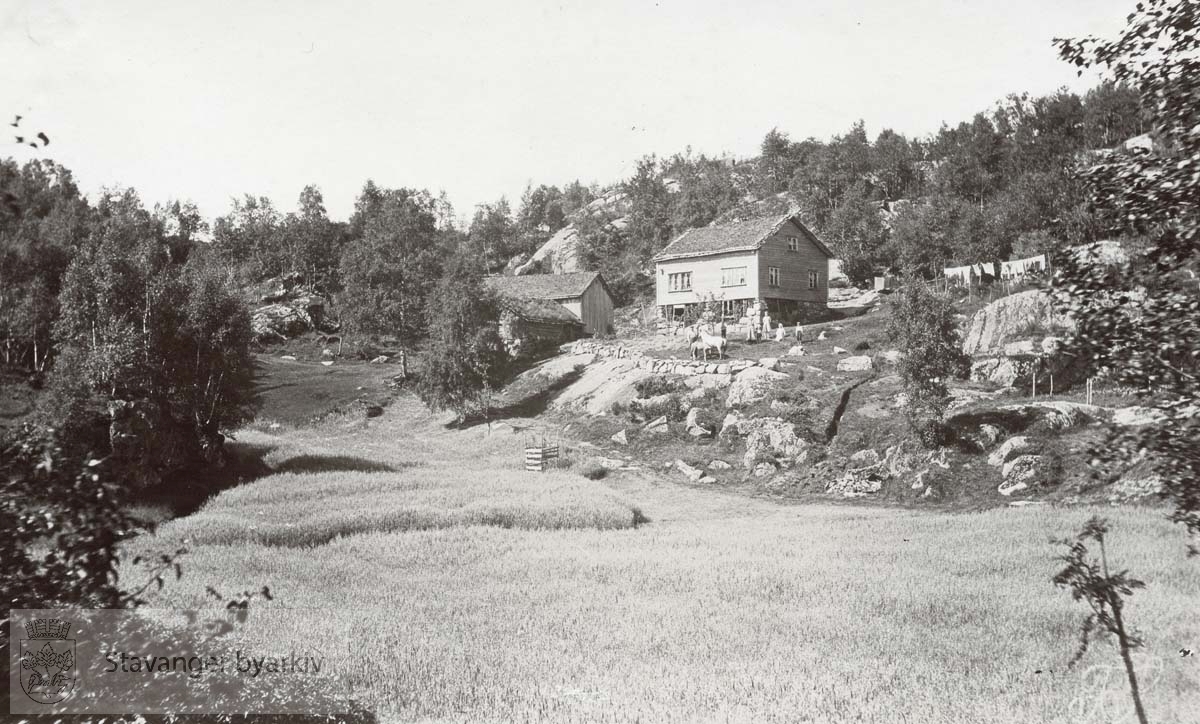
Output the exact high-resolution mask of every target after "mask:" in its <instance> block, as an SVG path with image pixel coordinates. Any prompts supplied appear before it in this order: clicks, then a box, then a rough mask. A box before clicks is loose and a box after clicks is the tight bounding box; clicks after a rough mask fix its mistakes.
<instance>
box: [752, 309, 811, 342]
mask: <svg viewBox="0 0 1200 724" xmlns="http://www.w3.org/2000/svg"><path fill="white" fill-rule="evenodd" d="M789 336H791V337H794V338H795V340H796V341H797V342H799V341H800V323H799V322H797V323H796V327H795V328H794V329H793V330H792V332H791V333H790V334H789V332H788V329H787V327H786V326H785V325H784V324H783V323H782V322H780V323H779V325H778V326H776V325H775V321H774V320H772V319H771V313H770V312H763V313H762V316H761V317H760V316H759V315H750V324H749V326H748V327H747V328H746V341H747V342H757V341H769V340H771V339H774V340H775V341H776V342H782V341H783V340H785V339H787V338H788V337H789Z"/></svg>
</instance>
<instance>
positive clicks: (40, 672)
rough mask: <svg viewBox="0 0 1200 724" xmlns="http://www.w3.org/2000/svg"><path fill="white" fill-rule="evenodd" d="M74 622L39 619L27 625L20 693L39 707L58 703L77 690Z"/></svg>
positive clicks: (23, 642)
mask: <svg viewBox="0 0 1200 724" xmlns="http://www.w3.org/2000/svg"><path fill="white" fill-rule="evenodd" d="M70 631H71V622H70V621H63V620H61V619H57V618H39V619H36V620H34V621H29V622H27V623H26V624H25V632H26V633H27V634H28V637H27V638H24V639H21V690H22V691H24V692H25V694H26V696H28V697H29V698H30V699H33V700H34V701H36V702H38V703H39V704H57V703H58V702H60V701H63V700H65V699H66V698H67V697H68V696H70V695H71V690H72V689H74V687H75V680H76V676H75V671H76V669H75V639H69V638H67V636H68V634H69V633H70Z"/></svg>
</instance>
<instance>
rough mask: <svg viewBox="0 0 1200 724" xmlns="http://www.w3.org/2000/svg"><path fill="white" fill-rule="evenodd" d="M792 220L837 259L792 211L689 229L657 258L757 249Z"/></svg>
mask: <svg viewBox="0 0 1200 724" xmlns="http://www.w3.org/2000/svg"><path fill="white" fill-rule="evenodd" d="M789 221H793V222H795V224H796V226H798V227H800V229H801V230H802V231H803V232H804V235H805V236H806V237H808V239H809V241H811V242H812V243H813V244H814V245H815V246H816V247H817V249H819V250H820V251H821V253H822V254H824V255H825V256H827V257H829V258H831V259H832V258H833V252H832V251H830V250H829V247H827V246H825V244H824V243H823V242H822V241H821V240H820V239H818V238H817V236H816V234H814V233H812V232H811V231H809V229H808V227H807V226H805V225H804V223H803V222H801V221H800V217H799V216H798V215H797V214H796V212H794V211H790V212H788V213H786V214H772V215H770V216H758V217H755V218H752V219H745V220H742V221H733V222H730V223H727V224H720V225H717V226H704V227H700V228H697V229H688V230H687V231H685V232H683V234H681V235H679V236H678V237H677V238H676V239H675V241H672V242H671V243H670V244H668V245H667V248H665V249H663V250H662V251H660V252H658V253H657V254H655V255H654V260H655V261H667V260H668V259H685V258H687V257H693V256H707V255H709V254H724V253H727V252H731V251H756V250H757V249H758V248H759V247H761V246H762V245H763V242H765V241H766V240H767V239H768V238H770V237H771V235H773V234H774V233H775V232H777V231H779V230H780V229H781V228H783V225H784V224H786V223H787V222H789Z"/></svg>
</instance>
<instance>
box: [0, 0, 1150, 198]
mask: <svg viewBox="0 0 1200 724" xmlns="http://www.w3.org/2000/svg"><path fill="white" fill-rule="evenodd" d="M1134 4H1135V3H1134V2H1133V0H1119V1H1118V0H1054V1H1053V2H1045V1H1044V0H971V1H970V2H964V1H962V0H958V1H956V0H911V1H908V2H900V1H899V0H861V1H857V2H856V1H854V0H828V1H825V0H819V1H818V0H792V1H791V2H787V1H783V0H779V1H777V0H742V1H741V2H724V1H721V0H659V1H658V2H655V1H654V0H640V1H637V0H584V1H578V0H545V1H544V0H528V1H527V0H503V1H499V2H498V1H497V0H482V1H481V0H469V1H463V2H455V1H453V0H441V1H436V2H416V1H412V0H385V1H381V2H374V1H369V0H368V1H355V2H347V1H346V0H342V2H311V1H309V0H287V1H286V2H274V1H271V0H237V1H235V2H223V1H213V0H206V1H205V2H183V0H106V1H105V2H103V3H100V2H83V1H80V2H62V1H60V0H0V68H3V69H4V70H3V73H2V75H0V77H2V78H3V80H2V82H0V118H2V117H3V116H5V115H13V114H21V115H23V116H24V117H25V118H24V119H23V120H22V121H21V128H22V129H25V130H32V131H33V132H34V133H36V131H37V130H42V131H44V132H45V133H46V134H47V135H49V136H50V138H51V145H50V146H48V147H47V148H45V149H37V150H34V149H31V148H28V147H23V146H18V145H16V144H15V143H13V139H11V138H3V137H0V156H10V157H13V158H16V159H17V160H19V161H24V160H26V159H28V158H32V157H35V156H45V157H48V158H51V159H53V160H55V161H57V162H59V163H61V164H63V165H65V166H67V167H68V168H70V169H71V170H72V171H73V172H74V174H75V177H76V180H77V181H78V183H79V184H80V186H81V187H82V188H83V189H84V191H85V192H88V193H89V194H94V193H96V192H97V191H99V190H100V189H101V188H103V187H106V186H132V187H134V188H136V189H137V190H138V192H139V194H140V195H141V196H142V199H143V200H144V201H145V202H146V204H147V205H151V204H153V203H155V202H162V201H165V200H168V199H174V198H182V199H191V200H193V201H194V202H195V203H196V204H197V205H198V206H199V207H200V209H201V211H202V212H203V213H204V214H205V215H206V216H208V217H209V218H210V219H211V218H212V217H215V216H217V215H220V214H223V213H225V212H226V211H227V210H228V208H229V206H230V199H231V198H232V197H235V196H241V195H243V194H246V193H251V194H254V195H256V196H268V197H270V198H271V199H272V200H273V201H274V202H275V203H276V205H277V206H278V207H279V208H281V209H282V210H284V211H288V210H292V209H294V208H295V206H296V200H297V197H298V196H299V193H300V191H301V189H302V188H303V187H304V186H306V185H308V184H316V185H317V186H318V187H319V188H320V189H321V190H322V192H323V193H324V196H325V201H326V206H327V207H328V209H329V212H330V215H331V216H332V217H333V218H342V219H344V218H346V217H348V215H349V214H350V212H351V211H352V209H353V203H354V198H355V196H356V195H357V194H358V192H359V190H360V189H361V188H362V186H363V183H364V182H365V181H366V180H367V179H373V180H374V181H375V182H376V183H377V184H379V185H381V186H386V187H401V186H405V187H415V188H428V189H430V190H432V191H433V192H434V193H437V192H438V191H443V190H444V191H445V192H446V194H447V195H448V196H449V198H450V201H451V202H452V203H453V204H454V206H455V209H456V211H457V213H458V214H459V216H460V217H465V218H469V216H470V214H471V212H472V210H473V208H474V206H475V205H476V204H479V203H485V202H491V201H494V200H496V199H498V198H499V197H500V196H502V195H503V196H507V197H508V198H509V200H510V201H511V202H512V203H513V206H514V208H515V207H516V203H517V200H518V199H519V198H520V195H521V192H522V191H523V189H524V188H525V186H526V184H527V183H529V182H533V183H534V184H535V185H536V184H538V183H550V184H560V185H561V184H565V183H567V182H569V181H572V180H574V179H579V180H581V181H583V182H584V183H591V182H597V183H600V184H602V185H605V184H610V183H614V182H616V181H619V180H620V179H622V178H624V177H626V176H628V175H629V174H630V173H631V171H632V170H633V168H634V165H635V163H636V161H637V159H638V158H640V157H642V156H643V155H646V154H650V153H655V154H658V155H660V156H663V155H670V154H673V153H675V152H679V151H683V150H684V149H685V148H688V147H691V149H692V150H693V151H694V152H696V153H705V154H709V155H720V154H733V155H734V156H737V157H747V156H752V155H755V154H756V153H757V149H758V145H759V143H760V142H761V140H762V137H763V135H764V134H766V132H767V131H769V130H770V129H772V128H774V127H778V128H779V129H780V130H782V131H784V132H786V133H787V134H788V135H789V136H790V137H791V138H793V139H801V138H805V137H809V136H815V137H817V138H828V137H829V136H831V135H834V134H837V133H842V132H844V131H845V130H846V129H848V128H849V127H850V125H851V124H852V123H854V122H855V121H856V120H859V119H862V120H863V121H864V122H865V123H866V127H867V132H868V134H869V135H871V136H874V135H875V134H877V133H878V132H879V131H880V130H882V129H883V128H892V129H895V130H897V131H900V132H902V133H905V134H907V135H926V134H929V133H932V132H935V131H936V130H937V129H938V127H939V126H940V125H941V124H942V123H944V122H945V123H957V122H959V121H961V120H966V119H969V118H970V117H971V116H972V115H973V114H974V113H976V112H978V111H981V110H986V109H987V108H989V107H990V106H992V104H994V103H995V102H996V101H998V100H1000V99H1002V98H1003V97H1005V96H1006V95H1007V94H1009V93H1013V92H1030V93H1033V94H1044V93H1049V92H1053V91H1054V90H1055V89H1057V88H1059V87H1062V86H1068V87H1070V88H1072V89H1073V90H1085V89H1086V88H1087V87H1090V86H1091V85H1093V84H1094V83H1095V79H1094V77H1087V76H1085V77H1084V78H1083V79H1080V78H1077V77H1076V74H1075V69H1074V68H1073V67H1071V66H1068V65H1067V64H1066V63H1063V62H1062V61H1060V60H1059V59H1058V58H1057V56H1056V53H1055V50H1054V48H1053V46H1052V45H1051V39H1052V38H1054V37H1060V36H1068V37H1078V36H1082V35H1088V34H1098V35H1112V34H1114V33H1115V32H1116V31H1118V30H1119V29H1120V28H1121V26H1122V24H1123V21H1124V17H1125V15H1126V14H1127V13H1128V12H1129V11H1130V10H1131V9H1132V6H1133V5H1134ZM5 122H7V120H6V121H5ZM0 127H2V126H0Z"/></svg>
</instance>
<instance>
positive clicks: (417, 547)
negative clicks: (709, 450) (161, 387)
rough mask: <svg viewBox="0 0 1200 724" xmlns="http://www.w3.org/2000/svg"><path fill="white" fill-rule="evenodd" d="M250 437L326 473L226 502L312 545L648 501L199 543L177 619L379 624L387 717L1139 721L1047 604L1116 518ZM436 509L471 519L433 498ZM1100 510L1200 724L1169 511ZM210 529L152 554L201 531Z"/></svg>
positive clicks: (389, 428) (429, 435) (228, 496)
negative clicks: (324, 520)
mask: <svg viewBox="0 0 1200 724" xmlns="http://www.w3.org/2000/svg"><path fill="white" fill-rule="evenodd" d="M251 437H253V438H254V439H253V440H252V441H251V442H255V443H257V444H262V445H276V446H277V447H276V449H275V450H273V451H271V452H270V453H268V455H267V457H266V460H267V462H268V463H270V464H272V465H275V466H277V467H284V468H285V469H288V468H287V467H286V466H287V465H288V462H289V461H292V460H297V459H302V460H303V462H302V463H298V464H295V465H293V466H292V467H291V468H290V470H291V472H289V473H285V474H282V475H277V476H274V477H270V478H266V479H263V480H261V481H258V482H256V483H252V484H250V485H248V486H245V487H244V488H241V489H239V490H236V491H230V492H226V493H224V494H222V496H220V497H218V498H216V499H215V500H214V501H212V502H210V504H209V508H210V509H212V510H224V511H226V512H232V513H234V514H236V515H237V516H239V517H240V518H241V519H242V520H247V519H253V518H256V517H259V516H260V514H261V515H262V516H266V517H272V516H275V515H277V513H278V512H279V510H277V509H276V508H275V506H277V505H288V504H289V503H287V502H286V501H285V500H284V498H288V497H290V498H292V499H293V500H294V501H296V503H297V505H296V507H295V509H289V510H291V511H292V513H294V514H295V517H294V519H293V520H292V521H291V522H293V523H294V524H295V525H296V526H298V527H301V528H303V527H305V526H308V525H309V524H310V523H313V522H314V521H316V520H317V519H318V518H319V515H318V514H316V513H315V512H313V511H315V510H316V509H318V508H322V509H323V508H325V507H326V506H335V507H337V508H339V509H341V510H344V511H348V512H349V511H355V510H357V511H358V513H359V514H360V515H361V516H366V515H368V514H370V512H371V511H372V510H375V509H377V508H378V507H379V505H380V503H381V502H383V501H386V503H385V504H386V505H392V506H402V505H409V504H415V503H417V502H421V504H424V505H428V506H430V510H433V511H436V514H438V515H449V514H450V513H451V512H452V511H453V510H454V506H455V505H457V504H458V503H460V502H461V501H462V500H464V499H470V500H490V499H493V497H494V496H495V495H496V493H497V491H498V490H499V491H503V492H502V496H503V497H504V498H506V499H508V500H510V501H512V502H514V503H517V504H523V503H524V502H525V501H538V500H542V501H545V500H551V501H552V502H553V503H554V504H558V503H562V504H564V505H568V506H569V505H583V506H593V505H596V506H605V505H610V504H618V505H619V504H620V503H614V501H632V502H634V503H635V504H636V505H638V506H639V507H640V508H641V510H642V511H644V513H645V515H646V516H647V517H648V518H649V519H650V521H651V522H650V523H649V524H648V525H643V526H639V527H635V528H624V529H619V530H597V529H595V528H594V527H583V528H577V529H570V530H528V529H521V528H502V527H496V526H487V525H485V526H479V525H463V524H464V523H468V522H471V521H469V520H466V519H459V520H456V521H454V523H455V524H454V525H452V527H448V528H443V529H439V530H415V531H407V532H396V531H394V530H388V531H381V532H365V533H362V534H359V535H349V536H346V537H340V538H336V539H334V540H332V541H331V542H328V543H325V544H323V545H317V546H315V547H299V548H297V547H289V546H286V545H279V546H265V545H261V544H259V543H255V542H245V541H240V542H238V543H237V544H235V545H219V544H214V543H199V542H195V541H194V542H193V543H194V544H193V545H192V549H193V551H194V552H193V553H192V555H190V556H189V560H188V562H187V567H186V571H187V575H186V576H185V578H184V580H183V581H181V582H180V583H177V584H174V585H173V586H171V587H168V589H167V590H166V591H165V592H164V593H163V594H162V595H161V597H160V598H159V599H157V601H156V602H155V603H156V605H162V606H168V605H208V604H206V601H205V596H204V593H203V591H204V586H205V585H206V584H211V585H215V586H216V587H218V588H220V589H222V590H224V591H227V592H232V591H237V590H242V589H245V588H252V587H257V586H261V585H263V584H267V585H270V586H271V587H272V589H273V591H274V592H275V593H276V595H277V601H276V602H275V603H274V604H271V605H283V606H305V607H327V608H329V609H330V610H331V613H330V614H329V615H330V616H333V617H336V618H338V619H339V620H342V619H344V622H345V623H347V624H348V625H351V626H354V627H357V626H363V625H365V626H366V627H367V628H366V629H364V630H360V631H357V632H356V634H357V635H356V639H355V641H356V643H357V644H358V645H359V647H360V648H359V650H360V651H370V652H371V656H372V657H374V658H373V659H372V664H373V665H372V666H367V667H364V666H359V665H355V666H353V667H350V668H353V669H354V670H355V671H357V672H358V673H357V676H358V679H357V683H358V686H359V688H360V689H362V690H364V691H366V692H367V696H368V697H369V698H371V699H373V700H374V702H375V703H376V705H377V706H379V707H380V708H381V710H382V712H383V713H384V715H385V718H388V719H392V718H401V719H415V718H428V719H448V720H471V721H475V720H492V721H514V720H555V721H561V720H587V721H629V720H634V719H641V720H650V721H666V720H674V721H697V720H731V719H732V720H754V721H767V720H776V721H804V720H809V721H843V720H851V719H853V720H859V721H880V722H883V721H886V722H892V721H932V722H965V721H970V722H1010V721H1039V722H1043V721H1045V722H1098V721H1127V720H1129V711H1128V706H1127V704H1126V701H1125V699H1124V698H1122V697H1123V694H1122V680H1121V679H1120V677H1119V670H1118V669H1116V668H1115V667H1116V666H1117V665H1118V663H1119V660H1118V658H1117V656H1116V653H1115V651H1114V649H1113V648H1112V647H1111V646H1110V645H1108V644H1097V645H1095V646H1094V648H1093V650H1092V651H1091V652H1090V653H1089V654H1088V655H1087V657H1085V659H1084V660H1083V663H1082V666H1081V667H1079V668H1078V669H1076V670H1074V671H1068V670H1066V669H1065V664H1066V662H1067V661H1068V659H1069V658H1070V656H1071V654H1072V652H1073V650H1074V646H1075V638H1076V630H1077V626H1078V623H1079V622H1080V620H1081V619H1082V617H1083V614H1084V610H1083V609H1082V608H1081V607H1080V606H1079V605H1078V604H1074V603H1072V602H1071V601H1070V597H1069V596H1068V595H1067V594H1065V593H1064V592H1061V591H1057V590H1056V589H1055V588H1054V587H1053V586H1052V585H1051V584H1050V582H1049V578H1050V576H1051V575H1052V573H1053V572H1054V571H1055V570H1056V567H1055V561H1054V560H1053V555H1054V553H1055V550H1054V549H1053V548H1052V547H1051V546H1049V545H1048V544H1047V539H1048V538H1049V537H1050V536H1055V535H1065V534H1068V533H1069V532H1071V531H1072V530H1074V529H1075V528H1077V527H1078V525H1079V524H1080V523H1081V522H1082V521H1083V520H1084V519H1085V518H1086V517H1087V516H1088V515H1091V514H1093V513H1095V512H1097V511H1096V510H1091V509H1083V508H1076V509H1059V508H1047V507H1035V508H1025V509H1012V508H1006V509H998V510H991V511H987V512H982V513H972V514H946V513H933V512H921V511H911V510H903V511H901V510H894V509H885V508H878V507H861V506H825V505H808V506H780V505H777V504H775V503H771V502H768V501H764V500H761V499H750V498H746V497H741V496H737V495H733V494H729V493H723V492H717V491H712V490H697V489H691V488H684V487H681V486H676V485H673V484H670V483H666V482H663V481H662V480H660V479H656V478H652V477H649V476H646V477H637V476H624V475H623V476H620V477H617V478H616V479H612V478H610V479H608V480H605V481H604V482H603V483H587V482H584V481H582V479H580V478H577V477H574V476H571V475H570V474H569V473H559V474H554V475H545V476H536V475H532V474H528V475H527V474H525V473H523V472H520V471H519V468H520V466H521V452H520V447H521V437H520V436H518V435H514V434H512V433H511V432H508V431H507V428H501V429H500V430H498V431H493V432H492V433H491V434H489V433H488V431H487V429H486V428H485V427H482V426H480V427H475V428H471V429H468V430H465V431H447V430H445V429H443V428H441V427H440V426H439V425H437V424H435V422H434V421H433V420H431V418H430V417H429V416H428V415H426V414H425V413H424V412H423V411H421V410H420V408H419V407H418V406H417V405H415V403H413V402H412V401H411V400H408V399H401V400H399V401H397V403H395V404H394V405H393V406H392V407H390V408H389V409H388V412H387V414H386V415H385V416H384V417H382V418H378V419H376V420H372V421H369V423H366V424H364V423H347V422H340V421H330V422H328V423H326V424H323V425H322V426H319V427H317V428H314V429H309V430H298V431H289V432H287V433H286V434H284V435H283V436H270V435H265V434H262V433H252V434H251ZM331 461H332V462H331ZM337 461H341V462H337ZM345 461H353V462H345ZM364 464H369V465H376V466H386V467H388V468H391V469H392V470H391V471H383V472H364ZM367 469H368V470H369V469H370V468H369V467H368V468H367ZM376 469H378V468H376ZM346 470H352V471H353V472H352V473H348V472H346ZM405 481H411V482H412V483H413V484H414V485H415V486H416V487H417V488H418V490H416V491H414V490H410V489H407V488H406V482H405ZM425 485H428V486H433V487H435V488H440V489H442V490H443V491H453V496H452V497H454V496H457V497H454V499H453V500H449V499H447V498H437V499H433V498H424V499H422V498H421V497H420V496H421V495H422V492H421V490H420V488H421V487H422V486H425ZM355 486H358V487H357V488H356V487H355ZM364 488H367V489H371V490H373V491H374V492H370V493H368V494H364V493H363V489H364ZM285 491H286V493H285ZM281 496H282V497H281ZM323 496H326V497H323ZM301 500H304V501H308V502H306V503H300V502H299V501H301ZM306 509H307V511H308V512H306ZM1099 512H1102V513H1103V514H1105V515H1108V516H1109V517H1110V518H1112V519H1113V521H1114V524H1115V528H1116V533H1115V534H1114V536H1113V539H1112V544H1111V549H1110V550H1111V551H1112V556H1113V557H1114V559H1115V560H1116V561H1117V564H1118V565H1120V566H1127V567H1129V568H1131V569H1132V570H1133V571H1134V572H1135V573H1136V574H1137V575H1138V576H1139V577H1142V578H1144V579H1145V580H1146V581H1147V583H1148V588H1147V589H1146V590H1145V591H1140V592H1138V594H1137V596H1135V597H1134V599H1133V601H1132V603H1131V604H1130V606H1129V608H1128V609H1127V614H1128V618H1129V620H1130V621H1131V622H1132V623H1133V625H1134V626H1136V627H1137V628H1138V629H1139V631H1141V632H1142V633H1144V635H1145V637H1146V640H1147V649H1146V650H1145V652H1144V653H1141V654H1139V655H1138V659H1139V665H1140V666H1141V667H1142V670H1143V672H1144V674H1143V676H1144V681H1143V685H1144V687H1145V689H1146V690H1147V693H1146V698H1147V700H1148V702H1149V707H1150V712H1151V716H1152V717H1153V719H1154V720H1155V721H1186V720H1188V717H1192V718H1193V720H1194V712H1196V711H1200V686H1198V683H1197V664H1196V663H1195V662H1196V661H1197V659H1196V658H1195V657H1192V658H1187V659H1184V658H1180V657H1179V656H1178V655H1177V654H1176V651H1177V650H1178V649H1179V648H1180V647H1181V646H1188V647H1191V648H1195V645H1196V643H1197V642H1198V641H1200V620H1198V619H1197V617H1196V616H1195V608H1194V602H1195V600H1196V596H1197V595H1200V569H1197V567H1196V563H1195V562H1194V561H1191V562H1189V561H1187V560H1186V559H1185V557H1184V550H1183V545H1182V541H1181V538H1180V535H1179V531H1178V529H1177V528H1173V527H1171V526H1170V525H1168V524H1167V523H1165V522H1164V521H1163V519H1162V511H1159V510H1153V509H1105V510H1102V511H1099ZM204 515H205V513H201V514H200V515H199V516H197V517H196V519H195V520H194V521H193V520H189V519H183V520H181V521H177V522H176V523H173V524H171V525H168V526H166V527H165V528H164V530H163V532H162V536H163V537H164V538H167V539H171V540H162V539H160V540H156V539H153V538H145V539H143V540H141V541H139V543H138V545H140V546H145V547H147V548H157V547H166V546H168V545H170V544H171V543H173V542H174V539H175V538H176V536H178V535H183V533H184V531H189V530H190V531H193V532H197V533H198V531H201V530H203V529H204V527H205V526H204V523H203V516H204ZM189 526H192V527H189ZM370 527H371V525H366V526H356V530H363V529H365V528H370ZM300 541H301V542H303V539H302V538H301V539H300ZM277 542H282V543H286V542H288V541H287V540H281V541H277ZM306 639H307V640H308V642H309V643H314V644H316V645H318V646H320V645H321V644H322V642H320V641H312V640H311V637H306ZM322 648H324V649H325V650H328V651H330V652H337V651H345V650H346V646H345V642H344V641H341V640H338V641H332V642H329V645H328V647H322ZM356 663H357V662H356ZM1037 670H1042V671H1043V672H1044V673H1040V674H1038V673H1035V672H1036V671H1037ZM1051 670H1053V673H1051Z"/></svg>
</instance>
